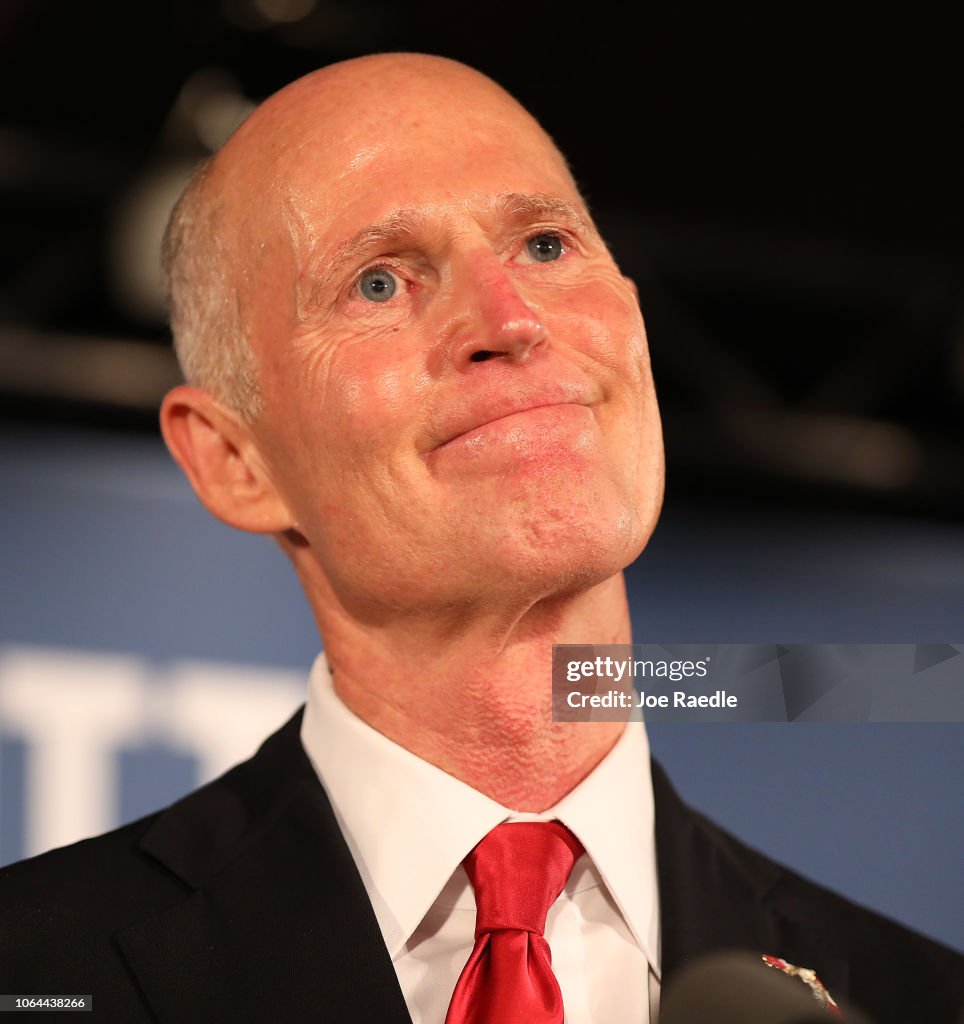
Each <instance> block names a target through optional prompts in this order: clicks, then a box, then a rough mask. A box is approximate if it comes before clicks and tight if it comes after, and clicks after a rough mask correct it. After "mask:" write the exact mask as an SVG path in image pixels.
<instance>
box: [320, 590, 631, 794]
mask: <svg viewBox="0 0 964 1024" xmlns="http://www.w3.org/2000/svg"><path fill="white" fill-rule="evenodd" d="M319 620H320V625H321V628H322V633H323V635H324V637H325V650H326V654H327V656H328V662H329V664H330V666H331V669H332V674H333V678H334V685H335V691H336V693H337V694H338V696H339V697H340V698H341V700H342V701H343V702H344V703H345V704H346V705H347V706H348V707H349V708H350V709H351V710H352V711H353V712H354V713H355V714H356V715H358V717H359V718H361V719H363V720H364V721H365V722H367V723H368V724H369V725H371V726H372V727H373V728H374V729H377V730H378V731H379V732H380V733H382V734H383V735H385V736H387V737H388V738H389V739H391V740H393V741H394V742H396V743H398V744H400V745H401V746H403V747H405V748H406V749H407V750H410V751H411V752H412V753H414V754H416V755H418V756H419V757H421V758H422V759H423V760H426V761H428V762H430V763H431V764H434V765H436V766H437V767H439V768H441V769H442V770H443V771H445V772H448V773H449V774H450V775H454V776H455V777H456V778H458V779H461V780H462V781H463V782H465V783H467V784H468V785H469V786H472V787H473V788H474V789H477V790H479V791H480V792H482V793H485V794H486V795H487V796H489V797H491V798H492V799H493V800H496V801H498V802H499V803H501V804H503V805H504V806H506V807H509V808H511V809H512V810H516V811H535V812H540V811H543V810H545V809H546V808H548V807H551V806H552V805H553V804H555V803H556V802H557V801H558V800H559V799H560V798H561V797H563V796H565V794H566V793H568V792H569V791H570V790H571V789H572V788H573V787H574V786H576V785H578V783H579V782H581V781H582V779H584V778H585V777H586V775H588V774H589V772H591V771H592V769H593V768H594V767H595V766H596V765H597V764H598V763H599V761H600V760H602V758H603V757H604V756H605V755H606V754H607V753H608V752H609V750H610V749H611V748H612V746H613V745H614V744H615V742H616V740H617V739H618V738H619V735H620V733H621V732H622V729H623V724H622V723H619V722H605V723H571V722H567V723H566V722H553V721H552V645H553V644H566V643H600V644H602V643H605V644H613V643H629V642H630V625H629V609H628V605H627V602H626V591H625V585H624V582H623V577H622V574H621V573H618V574H617V575H615V576H613V577H611V578H610V579H608V580H606V581H604V582H603V583H600V584H597V585H596V586H595V587H592V588H590V589H589V590H586V591H583V592H581V593H579V594H576V595H568V596H566V597H563V598H553V599H548V600H544V601H540V602H538V603H536V604H534V605H532V606H531V607H528V608H526V609H525V610H524V611H522V612H517V613H516V614H515V615H514V616H509V615H508V614H507V613H506V612H505V611H504V610H500V611H499V612H494V613H491V614H488V615H484V614H475V615H473V616H472V617H471V619H468V620H466V621H460V622H458V624H457V625H453V624H452V622H451V621H449V622H446V623H444V624H443V623H441V622H440V621H439V620H438V619H437V618H435V619H432V620H431V621H420V620H418V619H417V618H416V619H414V620H413V619H412V618H406V619H405V621H404V622H403V623H387V624H386V623H380V624H379V625H378V626H377V627H372V626H371V625H367V624H365V625H362V624H359V623H357V622H356V621H352V620H349V619H348V618H346V617H344V616H336V615H331V614H328V615H324V614H319Z"/></svg>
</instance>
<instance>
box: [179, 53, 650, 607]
mask: <svg viewBox="0 0 964 1024" xmlns="http://www.w3.org/2000/svg"><path fill="white" fill-rule="evenodd" d="M171 237H172V239H173V242H172V244H171V245H170V246H169V248H170V251H171V254H172V257H173V258H172V267H171V271H172V280H173V286H174V295H173V298H174V305H175V315H174V322H175V329H176V330H177V329H178V328H179V327H180V328H182V329H183V328H184V326H185V325H187V326H188V327H190V326H191V325H192V324H197V323H201V322H202V321H204V317H203V316H201V317H198V316H193V314H192V313H191V307H190V303H191V302H194V303H195V307H196V308H197V309H201V310H202V311H204V312H205V315H206V317H207V319H206V324H207V327H206V328H205V330H203V331H200V332H199V334H198V338H199V339H200V342H199V343H200V344H203V345H211V344H217V343H218V340H219V339H218V338H217V337H216V332H214V331H213V330H212V329H211V327H212V325H213V324H215V323H221V324H222V325H227V326H228V329H229V331H230V332H231V333H230V338H229V341H230V344H229V345H228V347H227V350H226V352H227V359H226V360H222V361H220V362H219V361H218V360H217V359H214V360H212V359H205V358H198V357H197V356H194V357H188V359H187V360H186V364H187V369H188V372H189V373H191V372H192V370H193V372H195V373H196V374H197V377H196V378H195V380H194V383H196V384H199V385H201V386H202V387H203V388H207V389H208V390H202V389H200V388H197V387H194V388H192V387H187V388H180V389H175V391H173V392H172V393H171V395H169V396H168V398H167V400H166V401H165V405H164V409H163V412H162V424H163V427H164V432H165V436H166V438H167V440H168V444H169V445H170V447H171V449H172V451H173V452H174V454H175V456H176V457H177V459H178V461H179V462H180V463H181V465H182V466H183V467H184V469H185V471H186V472H187V474H188V476H189V477H190V479H191V481H192V483H193V484H194V486H195V489H196V490H197V492H198V494H199V496H200V497H201V499H202V501H204V503H205V505H206V506H207V507H208V508H209V509H210V510H211V511H212V512H213V513H214V514H215V515H218V516H220V517H221V518H223V519H224V520H226V521H227V522H229V523H231V524H232V525H235V526H239V527H241V528H243V529H248V530H255V531H260V532H266V533H274V534H276V535H278V536H279V537H280V538H281V540H282V543H283V545H284V546H285V548H286V549H287V551H288V553H289V554H290V556H291V557H292V559H293V560H294V562H295V565H296V568H297V569H298V572H299V574H300V576H301V578H302V581H303V583H304V584H305V586H306V589H307V590H308V593H309V597H311V599H312V602H313V604H314V606H315V610H316V613H317V614H319V616H320V617H321V618H322V619H324V617H325V615H326V614H329V613H330V614H336V612H335V611H334V609H339V610H340V611H347V613H348V614H349V615H352V616H354V617H356V618H361V619H365V620H367V621H372V622H374V621H380V620H381V619H383V618H384V617H385V616H386V615H391V614H393V613H399V612H401V613H404V612H406V611H408V610H410V609H412V608H420V609H436V610H441V609H448V610H450V611H453V612H456V613H458V611H459V610H460V609H462V610H464V609H467V607H468V606H471V605H472V604H473V603H475V602H483V603H484V602H486V601H489V600H492V599H493V598H494V599H505V601H506V602H507V603H508V604H509V605H513V606H514V605H516V604H517V603H520V602H521V603H522V604H525V603H526V602H527V601H534V600H539V599H540V598H542V597H548V596H551V595H554V594H559V593H564V592H566V591H573V590H577V589H579V588H583V587H587V586H590V585H592V584H594V583H597V582H599V581H601V580H603V579H605V578H607V577H609V576H611V575H613V574H614V573H615V572H617V571H618V570H619V569H620V568H622V567H623V566H624V565H625V564H627V563H628V562H629V561H630V560H631V559H632V558H634V557H635V555H636V554H638V552H639V551H640V549H641V548H642V547H643V545H644V544H645V542H646V540H647V539H648V537H649V534H650V532H651V530H652V527H653V525H654V523H655V519H656V516H657V514H658V509H659V504H660V499H661V495H662V476H663V464H662V445H661V437H660V429H659V418H658V412H657V408H656V401H655V396H654V393H653V388H652V381H651V377H650V370H649V361H648V355H647V350H646V338H645V333H644V330H643V324H642V319H641V316H640V313H639V309H638V304H637V302H636V297H635V290H634V289H633V287H632V285H631V283H630V282H629V281H627V280H626V279H625V278H624V277H622V275H621V274H620V272H619V270H618V268H617V267H616V265H615V263H614V262H613V260H612V258H611V256H610V255H609V253H608V251H607V249H606V247H605V245H604V243H603V242H602V240H601V239H600V238H599V236H598V234H597V232H596V230H595V228H594V227H593V225H592V222H591V219H590V218H589V214H588V212H587V210H586V208H585V204H584V203H583V201H582V199H581V197H580V195H579V192H578V190H577V188H576V186H575V184H574V182H573V180H572V177H571V175H570V173H569V170H568V168H567V166H566V163H565V161H564V160H563V158H562V156H561V155H560V154H559V152H558V150H557V149H556V148H555V146H554V145H553V143H552V141H551V140H550V139H549V138H548V136H547V135H546V134H545V133H544V132H543V131H542V129H541V128H540V127H539V126H538V125H537V124H536V122H535V121H534V120H533V119H532V118H531V117H530V116H529V115H528V114H527V113H526V112H525V111H524V110H523V109H522V108H521V107H520V106H519V105H518V104H517V103H516V102H515V101H514V100H513V99H512V98H511V97H509V96H508V95H507V94H506V93H505V92H504V91H503V90H501V89H500V88H499V87H498V86H496V85H495V84H494V83H493V82H491V81H490V80H489V79H487V78H485V77H484V76H482V75H480V74H478V73H477V72H475V71H472V70H471V69H469V68H466V67H464V66H463V65H460V64H456V63H454V62H452V61H448V60H444V59H442V58H437V57H425V56H419V55H414V54H395V55H388V54H386V55H380V56H375V57H367V58H361V59H359V60H354V61H348V62H345V63H343V64H338V65H333V66H331V67H328V68H325V69H323V70H321V71H319V72H316V73H314V74H312V75H309V76H307V77H306V78H303V79H300V80H299V81H297V82H295V83H293V84H292V85H290V86H288V87H287V88H286V89H284V90H282V91H281V92H279V93H277V94H276V95H274V96H273V97H271V99H269V100H268V101H267V102H266V103H264V104H263V105H262V106H261V107H260V108H259V109H258V110H257V111H256V112H255V113H254V114H253V115H252V116H251V117H250V118H249V119H248V120H247V121H246V122H245V123H244V124H243V125H242V126H241V128H240V129H239V130H238V131H237V132H236V133H235V135H234V136H233V137H232V139H231V140H230V141H229V142H228V143H227V144H226V146H225V147H224V149H223V150H222V151H221V152H220V153H219V154H218V156H217V157H216V158H215V159H214V161H213V162H212V163H211V164H210V165H209V166H208V167H207V168H206V170H205V172H204V174H203V177H201V178H199V179H197V180H196V182H195V184H194V186H193V188H192V194H191V196H190V197H189V199H188V200H187V201H186V202H184V203H182V204H181V208H180V213H179V215H178V219H176V220H175V224H174V228H173V231H172V236H171ZM199 254H200V255H199ZM199 274H201V275H202V276H204V280H203V281H202V282H201V283H202V285H203V287H204V288H206V289H208V291H207V292H206V293H205V295H204V296H203V297H202V298H200V299H199V298H198V297H197V294H196V292H195V291H193V290H192V289H193V288H194V287H195V286H194V285H193V284H192V279H195V278H197V276H198V275H199ZM219 288H220V290H218V289H219ZM212 296H213V298H212ZM179 310H180V311H181V312H180V313H179ZM185 310H186V311H187V312H185ZM219 310H220V311H221V313H220V314H219V313H218V311H219ZM219 315H220V316H221V317H222V319H221V320H219V319H218V317H219ZM192 316H193V319H192ZM239 332H240V333H239ZM185 344H186V345H187V346H188V348H189V347H190V339H188V340H187V341H186V342H185V341H184V340H183V339H182V342H181V345H180V351H181V352H182V357H183V352H184V347H185ZM192 358H193V362H192ZM238 373H240V374H241V376H237V374H238Z"/></svg>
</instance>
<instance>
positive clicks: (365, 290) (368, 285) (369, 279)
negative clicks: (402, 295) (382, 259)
mask: <svg viewBox="0 0 964 1024" xmlns="http://www.w3.org/2000/svg"><path fill="white" fill-rule="evenodd" d="M397 287H398V284H397V282H396V280H395V275H394V274H392V273H391V272H390V271H388V270H386V269H385V268H384V267H374V268H373V269H372V270H366V271H365V273H364V274H362V276H361V277H360V278H359V281H358V290H359V291H360V292H361V294H362V296H363V298H366V299H368V301H369V302H388V300H389V299H390V298H391V297H392V296H393V295H394V294H395V289H396V288H397Z"/></svg>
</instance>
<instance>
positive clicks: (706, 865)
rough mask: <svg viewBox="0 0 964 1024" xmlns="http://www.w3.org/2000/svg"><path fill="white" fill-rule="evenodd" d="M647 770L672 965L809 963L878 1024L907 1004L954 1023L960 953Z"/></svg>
mask: <svg viewBox="0 0 964 1024" xmlns="http://www.w3.org/2000/svg"><path fill="white" fill-rule="evenodd" d="M653 771H654V790H655V793H656V814H657V846H658V856H659V859H660V861H661V863H660V865H659V870H660V879H661V891H660V898H661V900H662V901H663V906H662V908H661V916H662V920H663V936H664V953H668V954H669V958H670V960H671V961H672V966H680V965H681V964H682V963H684V962H686V961H688V960H691V959H693V958H695V957H697V956H699V955H701V954H705V953H709V952H712V951H714V950H718V949H723V948H726V947H727V946H729V947H741V948H747V949H751V950H754V951H756V952H759V953H768V954H771V955H773V956H777V957H781V958H784V959H786V960H789V961H790V962H792V963H795V964H797V965H798V966H800V967H811V968H814V969H815V970H816V971H817V973H818V975H820V976H821V978H822V979H823V980H824V982H825V983H827V986H828V988H830V989H831V992H833V991H834V990H835V989H837V990H839V991H842V992H846V993H849V994H850V998H851V999H852V1000H853V1001H854V1002H855V1003H856V1004H857V1005H858V1006H863V1007H864V1008H866V1009H868V1010H870V1011H871V1012H872V1013H873V1014H875V1015H876V1017H877V1019H879V1020H881V1021H886V1020H891V1019H903V1018H901V1017H900V1013H901V1012H903V1010H906V1012H907V1013H912V1012H913V1010H914V1008H915V1007H917V1008H918V1009H921V1010H923V1011H927V1012H932V1016H931V1017H930V1018H928V1019H932V1020H934V1021H935V1022H936V1021H941V1020H948V1021H950V1020H953V1019H954V1016H955V1011H956V1009H957V1008H958V1007H959V1006H960V1005H961V1003H962V1001H964V956H962V955H961V954H960V953H958V952H956V951H955V950H953V949H951V948H950V947H948V946H945V945H942V944H941V943H939V942H937V941H935V940H933V939H931V938H928V937H927V936H925V935H922V934H920V933H919V932H917V931H915V930H914V929H912V928H909V927H907V926H905V925H902V924H899V923H898V922H896V921H894V920H892V919H890V918H888V917H886V916H884V915H883V914H880V913H879V912H877V911H875V910H871V909H869V908H868V907H865V906H861V905H860V904H858V903H855V902H854V901H852V900H851V899H848V898H847V897H845V896H843V895H841V894H840V893H837V892H835V891H833V890H832V889H830V888H828V887H827V886H825V885H822V884H820V883H818V882H815V881H813V880H811V879H809V878H807V877H805V876H804V875H803V874H801V873H800V872H798V871H795V870H793V869H792V868H790V867H787V866H785V865H783V864H780V863H778V862H777V861H775V860H773V859H772V858H771V857H769V856H767V855H766V854H764V853H762V852H761V851H759V850H757V849H755V848H753V847H752V846H750V845H748V844H747V843H745V842H744V841H743V840H741V839H739V838H737V837H736V836H734V835H733V834H732V833H730V832H728V831H727V830H726V829H724V828H722V827H721V826H719V825H718V824H716V823H715V822H713V821H711V820H710V819H709V818H707V817H706V816H705V815H703V814H701V813H699V812H698V811H696V810H693V809H692V808H690V807H688V806H687V805H686V804H685V803H683V801H682V800H680V799H679V797H678V796H677V795H676V793H675V791H674V790H673V789H672V786H671V785H670V783H669V781H668V779H667V778H666V775H665V773H664V772H663V771H662V769H661V768H660V767H659V766H658V765H656V764H654V767H653ZM901 1008H903V1010H901ZM928 1008H933V1010H932V1011H931V1010H929V1009H928ZM925 1017H926V1012H925ZM907 1019H912V1018H911V1017H908V1018H907ZM921 1019H923V1018H921Z"/></svg>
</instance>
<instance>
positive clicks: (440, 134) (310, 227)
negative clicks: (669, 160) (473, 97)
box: [265, 100, 585, 249]
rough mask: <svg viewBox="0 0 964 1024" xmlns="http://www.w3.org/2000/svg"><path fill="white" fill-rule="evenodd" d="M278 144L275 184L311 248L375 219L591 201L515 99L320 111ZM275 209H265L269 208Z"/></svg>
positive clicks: (280, 209) (282, 211)
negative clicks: (377, 114) (380, 110)
mask: <svg viewBox="0 0 964 1024" xmlns="http://www.w3.org/2000/svg"><path fill="white" fill-rule="evenodd" d="M307 128H308V130H307V131H305V132H304V133H303V134H301V135H300V136H298V135H295V134H292V135H291V136H289V137H288V138H286V139H285V140H283V142H282V144H281V145H280V146H279V147H278V148H277V149H276V151H275V155H274V159H273V164H274V167H273V169H272V170H273V174H272V178H273V181H272V187H271V188H270V190H269V191H270V193H271V194H273V195H274V196H275V197H276V198H277V200H278V202H277V204H272V205H273V206H275V209H274V211H272V212H274V213H275V214H276V215H280V217H281V219H282V221H283V222H284V224H285V226H286V227H287V228H288V230H289V232H291V233H294V234H296V235H297V236H298V239H299V241H300V242H301V243H302V244H305V243H307V244H308V246H309V247H310V248H311V249H317V248H318V246H319V245H323V246H325V247H326V248H327V247H329V246H331V245H342V244H345V243H346V242H348V241H350V239H351V238H352V237H353V236H354V235H355V234H356V233H357V232H358V231H360V230H364V229H366V228H367V227H368V226H370V225H391V226H394V227H399V228H412V227H414V226H415V225H417V224H420V223H421V224H427V223H428V222H431V221H432V220H439V219H444V218H452V217H458V216H463V215H464V216H478V217H486V216H496V215H499V214H518V213H519V212H520V211H525V212H531V211H532V208H533V205H534V204H537V203H538V200H531V201H529V203H528V205H527V204H526V202H524V201H521V200H520V199H519V197H523V196H529V197H544V198H543V200H542V202H543V206H544V211H543V212H545V213H549V212H551V209H550V207H551V205H552V203H553V202H556V203H558V204H559V205H560V206H561V205H562V204H565V203H568V204H569V205H570V206H571V207H573V208H578V209H580V210H581V211H583V213H584V209H585V208H584V206H583V203H582V200H581V197H580V196H579V193H578V190H577V189H576V186H575V184H574V182H573V180H572V177H571V175H570V173H569V170H568V167H567V166H566V163H565V160H564V159H563V158H562V156H561V154H560V153H559V151H558V150H557V149H556V147H555V146H554V144H553V143H552V141H551V140H550V139H549V137H548V136H547V135H546V134H545V132H543V131H542V129H541V128H540V127H539V126H538V124H537V123H536V122H535V121H534V120H533V119H532V118H531V117H530V116H529V115H528V114H527V113H525V111H523V110H522V109H521V108H520V107H518V106H517V105H516V104H515V103H514V101H511V100H505V101H503V102H501V103H492V102H489V103H488V104H482V105H481V106H480V108H479V109H477V110H471V109H469V110H466V109H464V108H461V107H455V108H453V107H449V106H441V107H440V106H439V105H438V102H437V100H433V102H432V105H431V106H429V107H428V108H427V109H424V110H423V109H420V108H418V107H416V108H414V109H408V110H407V112H406V113H405V114H404V115H402V114H399V115H397V116H388V115H387V114H386V116H385V117H384V118H383V119H379V118H373V117H372V116H371V113H370V112H364V113H359V115H358V117H357V118H353V117H352V115H351V111H344V110H342V111H339V112H338V114H337V116H335V117H333V118H332V119H330V120H321V121H319V120H315V121H313V122H311V123H310V125H309V126H307ZM265 212H268V211H265Z"/></svg>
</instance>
